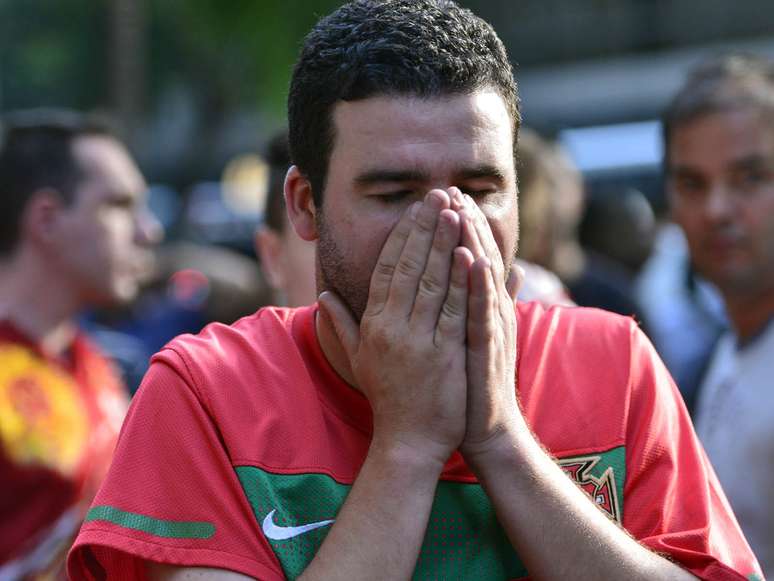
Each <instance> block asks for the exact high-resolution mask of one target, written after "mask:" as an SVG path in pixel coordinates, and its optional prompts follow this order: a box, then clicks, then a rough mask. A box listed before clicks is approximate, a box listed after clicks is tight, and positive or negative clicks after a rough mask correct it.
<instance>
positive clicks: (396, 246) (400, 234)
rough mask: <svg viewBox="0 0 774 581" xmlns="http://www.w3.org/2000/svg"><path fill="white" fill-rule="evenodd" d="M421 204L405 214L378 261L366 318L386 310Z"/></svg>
mask: <svg viewBox="0 0 774 581" xmlns="http://www.w3.org/2000/svg"><path fill="white" fill-rule="evenodd" d="M420 203H421V202H415V203H414V204H412V205H411V206H409V207H408V208H406V211H405V212H404V213H403V216H401V219H400V220H399V221H398V223H397V224H396V225H395V227H394V228H393V229H392V232H390V235H389V236H388V237H387V240H386V242H385V243H384V246H383V247H382V251H381V252H380V253H379V258H378V260H377V261H376V266H375V267H374V272H373V274H372V275H371V286H370V288H369V290H368V304H367V305H366V310H365V313H364V316H371V315H377V314H379V313H380V312H381V311H382V309H383V308H384V304H385V302H386V301H387V296H388V294H389V291H390V284H391V283H392V277H393V275H394V274H395V265H396V264H397V263H398V260H399V259H400V255H401V253H402V252H403V247H404V246H405V245H406V240H408V237H409V234H410V233H411V229H412V228H413V226H414V215H415V214H416V212H417V211H418V210H419V206H420Z"/></svg>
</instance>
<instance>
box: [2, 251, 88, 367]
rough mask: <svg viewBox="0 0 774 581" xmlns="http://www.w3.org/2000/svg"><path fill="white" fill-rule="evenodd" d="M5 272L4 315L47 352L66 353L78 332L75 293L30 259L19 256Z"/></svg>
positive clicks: (6, 266)
mask: <svg viewBox="0 0 774 581" xmlns="http://www.w3.org/2000/svg"><path fill="white" fill-rule="evenodd" d="M2 272H3V277H4V279H5V281H4V283H3V285H2V288H0V316H2V317H3V318H6V319H8V320H9V321H11V322H12V323H13V324H14V325H15V326H16V327H18V328H19V330H21V331H23V332H24V333H25V334H27V335H29V336H30V337H31V338H32V339H34V340H35V341H36V342H38V343H40V345H41V346H42V348H43V350H44V351H46V352H47V353H50V354H51V355H54V356H58V355H61V354H62V353H64V352H65V351H66V350H67V349H68V348H69V346H70V344H71V343H72V341H73V338H74V336H75V332H76V324H75V315H76V314H77V312H78V310H79V307H80V304H79V303H78V301H77V299H76V297H75V293H74V292H72V291H71V290H70V289H69V288H68V287H67V286H66V285H65V284H63V282H62V281H61V280H56V277H53V276H52V273H51V271H50V270H47V269H46V268H45V267H43V266H42V265H36V264H35V262H34V261H33V260H31V259H30V257H28V256H19V257H17V259H16V260H14V261H13V262H11V263H9V264H7V265H5V266H4V267H3V269H2Z"/></svg>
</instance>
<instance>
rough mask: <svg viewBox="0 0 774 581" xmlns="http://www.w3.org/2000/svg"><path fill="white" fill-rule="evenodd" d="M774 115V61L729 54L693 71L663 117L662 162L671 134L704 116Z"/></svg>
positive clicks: (746, 55) (705, 63)
mask: <svg viewBox="0 0 774 581" xmlns="http://www.w3.org/2000/svg"><path fill="white" fill-rule="evenodd" d="M749 107H753V108H759V109H764V110H765V109H768V110H770V111H774V60H772V59H770V58H766V57H762V56H756V55H751V54H728V55H724V56H722V57H718V58H714V59H711V60H709V61H706V62H704V63H703V64H701V65H699V66H698V67H697V68H696V69H694V70H693V72H691V73H690V74H689V76H688V79H687V80H686V81H685V83H684V84H683V86H682V87H681V88H680V90H679V91H678V92H677V94H676V95H675V96H674V98H673V99H672V101H671V103H670V104H669V106H668V107H667V109H666V110H665V111H664V114H663V116H662V127H663V138H664V146H665V150H666V151H665V156H664V159H665V160H667V159H668V154H669V142H670V139H671V136H672V131H673V130H674V128H675V127H676V126H678V125H682V124H685V123H688V122H690V121H693V120H695V119H697V118H699V117H703V116H704V115H708V114H711V113H719V112H723V111H730V110H739V109H745V108H749Z"/></svg>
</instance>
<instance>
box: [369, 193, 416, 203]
mask: <svg viewBox="0 0 774 581" xmlns="http://www.w3.org/2000/svg"><path fill="white" fill-rule="evenodd" d="M413 195H414V192H413V191H412V190H398V191H395V192H385V193H381V194H377V195H376V196H374V197H376V198H378V199H379V201H380V202H383V203H385V204H397V203H398V202H402V201H404V200H405V199H406V198H408V197H409V196H413Z"/></svg>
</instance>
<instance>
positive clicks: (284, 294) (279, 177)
mask: <svg viewBox="0 0 774 581" xmlns="http://www.w3.org/2000/svg"><path fill="white" fill-rule="evenodd" d="M266 159H267V161H268V162H269V187H268V192H267V194H266V208H265V209H264V213H263V223H262V224H261V226H260V227H259V229H258V232H257V233H256V237H255V249H256V254H258V256H259V258H260V262H261V269H262V270H263V273H264V276H265V277H266V280H267V281H268V282H269V284H270V285H271V287H272V288H273V289H274V293H275V304H280V305H287V306H289V307H300V306H303V305H311V304H312V303H314V302H315V301H316V300H317V288H316V286H315V274H314V273H315V270H314V268H315V267H314V244H313V243H311V242H308V241H306V240H303V239H301V237H300V236H298V234H296V232H295V230H293V228H292V226H291V225H290V221H289V220H288V216H287V212H286V210H285V194H284V185H285V174H287V172H288V168H289V167H290V152H289V151H288V134H287V131H282V132H280V133H278V134H277V135H275V136H274V137H273V138H272V140H271V141H270V143H269V148H268V152H267V156H266Z"/></svg>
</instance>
